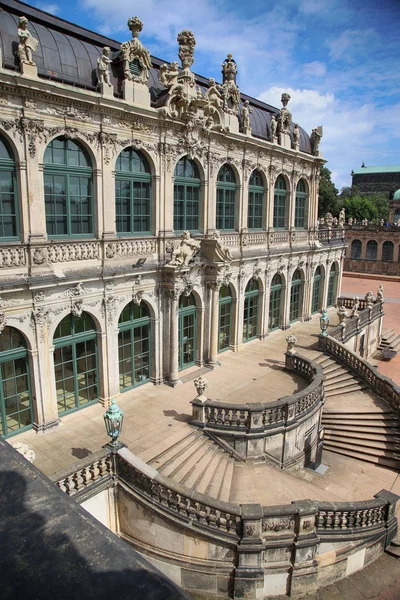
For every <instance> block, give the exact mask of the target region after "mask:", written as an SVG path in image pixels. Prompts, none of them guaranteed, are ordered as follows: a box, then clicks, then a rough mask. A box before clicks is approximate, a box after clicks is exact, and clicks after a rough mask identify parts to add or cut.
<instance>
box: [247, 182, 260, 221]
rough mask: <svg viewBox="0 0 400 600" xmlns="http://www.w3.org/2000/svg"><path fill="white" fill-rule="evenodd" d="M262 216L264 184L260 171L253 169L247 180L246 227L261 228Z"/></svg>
mask: <svg viewBox="0 0 400 600" xmlns="http://www.w3.org/2000/svg"><path fill="white" fill-rule="evenodd" d="M263 217H264V184H263V180H262V176H261V173H260V172H259V171H253V172H252V174H251V176H250V180H249V203H248V213H247V227H248V229H262V228H263Z"/></svg>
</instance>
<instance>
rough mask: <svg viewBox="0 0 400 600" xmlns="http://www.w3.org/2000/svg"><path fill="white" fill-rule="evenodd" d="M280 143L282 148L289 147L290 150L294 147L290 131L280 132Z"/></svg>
mask: <svg viewBox="0 0 400 600" xmlns="http://www.w3.org/2000/svg"><path fill="white" fill-rule="evenodd" d="M279 144H280V145H281V146H282V148H287V149H288V150H290V149H291V147H292V142H291V139H290V135H289V134H288V133H280V134H279Z"/></svg>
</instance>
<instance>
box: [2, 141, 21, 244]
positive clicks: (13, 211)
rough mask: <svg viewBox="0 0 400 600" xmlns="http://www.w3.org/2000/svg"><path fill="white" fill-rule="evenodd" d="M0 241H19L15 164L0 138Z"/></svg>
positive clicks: (9, 151) (6, 146)
mask: <svg viewBox="0 0 400 600" xmlns="http://www.w3.org/2000/svg"><path fill="white" fill-rule="evenodd" d="M0 239H1V241H3V242H5V241H11V240H17V239H19V219H18V198H17V185H16V177H15V162H14V157H13V155H12V152H11V150H10V148H9V147H8V145H7V144H6V142H5V141H4V140H3V139H2V138H0Z"/></svg>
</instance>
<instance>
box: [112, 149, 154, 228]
mask: <svg viewBox="0 0 400 600" xmlns="http://www.w3.org/2000/svg"><path fill="white" fill-rule="evenodd" d="M115 216H116V225H117V233H118V234H120V235H132V234H135V233H150V230H151V171H150V166H149V163H148V161H147V159H146V158H145V157H144V156H143V154H142V153H141V152H138V151H137V150H134V149H133V148H126V149H125V150H122V152H121V153H120V155H119V156H118V158H117V161H116V164H115Z"/></svg>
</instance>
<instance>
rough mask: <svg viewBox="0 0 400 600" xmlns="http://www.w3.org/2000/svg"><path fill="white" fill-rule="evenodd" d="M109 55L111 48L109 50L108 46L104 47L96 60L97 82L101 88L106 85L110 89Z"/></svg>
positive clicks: (110, 60)
mask: <svg viewBox="0 0 400 600" xmlns="http://www.w3.org/2000/svg"><path fill="white" fill-rule="evenodd" d="M110 54H111V48H109V46H104V48H103V51H102V53H101V55H100V56H99V58H98V59H97V69H96V72H97V81H98V83H99V84H100V85H101V86H103V85H108V87H112V83H111V73H110V65H111V63H112V59H111V58H110Z"/></svg>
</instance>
